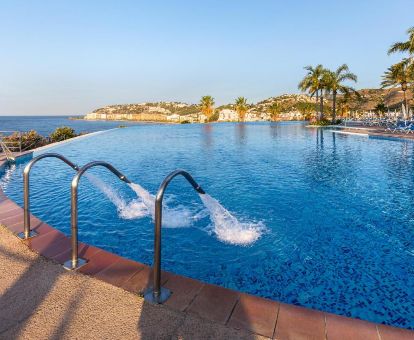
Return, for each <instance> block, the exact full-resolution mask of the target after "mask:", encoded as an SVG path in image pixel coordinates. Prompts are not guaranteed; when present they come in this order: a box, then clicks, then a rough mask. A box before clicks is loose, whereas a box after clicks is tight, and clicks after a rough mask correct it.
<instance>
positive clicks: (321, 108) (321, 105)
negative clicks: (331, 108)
mask: <svg viewBox="0 0 414 340" xmlns="http://www.w3.org/2000/svg"><path fill="white" fill-rule="evenodd" d="M319 99H320V110H321V119H323V93H322V90H321V96H320V97H319Z"/></svg>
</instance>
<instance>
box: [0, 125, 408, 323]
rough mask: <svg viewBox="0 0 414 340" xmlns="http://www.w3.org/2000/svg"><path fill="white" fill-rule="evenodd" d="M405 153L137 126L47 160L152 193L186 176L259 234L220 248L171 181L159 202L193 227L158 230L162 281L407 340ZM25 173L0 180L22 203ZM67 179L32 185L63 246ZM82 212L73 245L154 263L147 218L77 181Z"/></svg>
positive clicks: (59, 174) (317, 137)
mask: <svg viewBox="0 0 414 340" xmlns="http://www.w3.org/2000/svg"><path fill="white" fill-rule="evenodd" d="M413 150H414V143H412V142H409V141H392V140H382V139H369V138H367V137H360V136H353V135H342V134H333V133H332V132H329V131H327V130H325V131H324V130H322V129H319V130H317V129H308V128H305V125H304V124H302V123H254V124H232V123H229V124H227V123H224V124H209V125H174V126H169V125H154V126H152V125H151V126H150V125H149V126H145V125H139V126H133V127H129V128H126V129H118V130H111V131H108V132H106V133H103V134H100V135H97V136H93V137H90V138H85V139H83V140H79V141H76V142H72V143H69V144H65V145H62V146H59V147H57V148H55V149H54V150H53V151H56V152H60V153H62V154H64V155H65V156H67V157H69V158H70V159H72V160H74V161H75V162H77V163H78V164H85V163H86V162H89V161H91V160H105V161H108V162H110V163H112V164H114V165H115V166H116V167H117V168H118V169H119V170H121V171H122V172H124V173H125V174H126V175H127V176H128V177H129V178H130V179H131V180H133V181H134V182H135V183H139V184H140V185H141V186H142V187H144V188H145V189H147V190H148V191H149V192H150V193H151V194H155V193H156V191H157V189H158V186H159V185H160V183H161V181H162V179H163V178H164V177H165V176H166V175H167V174H168V173H169V172H170V171H172V170H174V169H176V168H183V169H186V170H188V171H189V172H190V173H191V174H192V175H193V176H194V177H195V179H196V180H197V181H198V182H199V183H200V184H201V185H202V187H203V188H204V189H205V190H206V192H207V193H208V194H210V195H211V196H212V197H214V198H216V199H217V200H219V201H220V202H221V204H222V205H223V206H224V207H226V208H227V209H228V210H229V211H230V212H231V213H232V214H233V215H234V216H235V217H236V218H238V220H239V221H240V222H242V223H245V224H246V225H251V226H253V227H259V226H260V227H262V228H259V229H257V230H259V233H260V237H259V238H258V239H257V240H255V241H254V242H253V243H251V244H249V245H244V246H242V245H238V244H237V241H238V240H237V237H238V235H237V233H236V234H234V233H231V230H230V232H229V233H228V234H227V236H226V237H227V239H226V238H223V237H222V234H218V233H217V232H216V231H217V230H216V229H215V228H214V226H212V225H211V220H210V218H209V216H208V214H207V213H206V209H205V208H204V206H203V205H202V202H201V200H200V198H199V197H198V195H197V194H196V193H195V192H194V191H193V190H192V189H191V187H190V186H189V184H188V183H187V182H186V181H185V180H184V179H182V178H176V179H175V180H174V181H173V182H172V184H171V186H170V187H169V188H168V191H167V192H168V195H167V197H166V201H167V204H168V205H169V207H170V208H172V209H174V208H176V209H177V210H178V211H184V210H185V212H186V213H187V215H185V217H186V218H188V216H190V217H191V218H194V219H191V218H190V222H189V223H188V224H189V225H187V226H185V227H180V226H179V225H178V226H177V225H175V228H164V229H163V254H162V256H163V268H164V269H165V270H168V271H172V272H175V273H178V274H182V275H186V276H190V277H193V278H197V279H201V280H203V281H207V282H210V283H214V284H219V285H221V286H225V287H229V288H233V289H237V290H240V291H244V292H248V293H251V294H255V295H259V296H263V297H267V298H271V299H275V300H279V301H283V302H287V303H293V304H297V305H302V306H307V307H311V308H315V309H320V310H325V311H328V312H333V313H337V314H342V315H347V316H352V317H358V318H361V319H366V320H370V321H374V322H380V323H386V324H391V325H395V326H400V327H405V328H411V329H413V328H414V217H413V216H414V215H413V213H414V196H413V194H414V178H413V173H414V152H413ZM22 167H23V164H19V165H17V166H14V167H12V168H9V169H7V170H6V172H5V174H4V175H3V177H2V181H1V186H2V188H3V189H4V191H5V192H6V193H7V194H8V195H9V196H10V197H11V198H13V199H15V200H16V201H17V202H19V203H20V204H21V202H22ZM91 174H93V176H94V177H96V178H98V179H100V180H102V181H103V182H104V183H106V185H108V186H110V187H111V188H112V190H113V191H114V192H116V193H117V195H119V196H120V197H121V198H122V199H123V200H124V201H125V202H127V203H128V204H129V203H131V201H132V202H134V201H133V200H134V199H136V194H135V193H134V191H132V190H131V188H129V187H128V186H127V185H125V183H122V182H120V181H119V180H117V179H116V178H115V177H114V176H113V175H112V174H110V173H108V172H107V171H106V170H105V169H94V170H92V171H91ZM73 175H74V173H73V171H72V170H71V169H70V168H68V167H67V166H65V165H64V164H61V163H60V162H59V161H56V160H44V161H43V166H42V165H41V163H39V164H38V165H37V166H36V168H34V170H33V171H32V182H31V183H32V211H33V212H34V213H35V214H36V215H38V216H39V217H40V218H42V219H43V220H45V221H46V222H48V223H50V224H51V225H53V226H55V227H57V228H59V229H60V230H62V231H63V232H65V233H66V234H68V235H69V233H70V181H71V179H72V177H73ZM79 200H80V208H79V231H80V239H81V241H85V242H87V243H90V244H93V245H96V246H99V247H102V248H104V249H107V250H109V251H112V252H115V253H117V254H120V255H123V256H126V257H128V258H131V259H135V260H138V261H141V262H144V263H147V264H151V263H152V255H153V223H152V219H151V217H150V216H148V215H147V216H144V217H141V218H132V219H126V217H129V218H131V217H133V216H125V214H124V215H122V214H121V215H122V217H120V216H119V212H118V211H117V209H116V207H115V205H114V204H113V203H111V201H110V200H108V198H107V197H106V196H105V195H103V194H102V193H101V192H100V191H99V190H98V189H97V188H96V187H95V186H93V185H92V184H91V183H90V182H89V180H88V179H87V178H82V180H81V185H80V197H79ZM183 207H185V209H184V208H183ZM180 209H181V210H180ZM132 210H133V209H132ZM178 216H180V215H178ZM135 217H136V216H135ZM178 224H179V223H178ZM216 227H217V226H216ZM222 231H223V230H222ZM224 232H226V230H224ZM232 241H234V242H232Z"/></svg>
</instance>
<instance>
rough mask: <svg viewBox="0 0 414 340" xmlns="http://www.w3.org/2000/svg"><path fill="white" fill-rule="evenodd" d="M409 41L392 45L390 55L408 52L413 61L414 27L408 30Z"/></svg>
mask: <svg viewBox="0 0 414 340" xmlns="http://www.w3.org/2000/svg"><path fill="white" fill-rule="evenodd" d="M407 34H408V40H407V41H403V42H396V43H395V44H393V45H391V47H390V48H389V50H388V54H392V53H396V52H408V54H410V56H411V60H412V59H413V57H414V27H410V28H409V29H408V30H407Z"/></svg>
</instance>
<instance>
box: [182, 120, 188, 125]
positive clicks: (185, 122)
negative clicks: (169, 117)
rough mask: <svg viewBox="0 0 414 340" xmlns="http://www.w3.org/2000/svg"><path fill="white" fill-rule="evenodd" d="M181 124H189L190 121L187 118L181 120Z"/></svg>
mask: <svg viewBox="0 0 414 340" xmlns="http://www.w3.org/2000/svg"><path fill="white" fill-rule="evenodd" d="M181 124H190V121H189V120H183V121H182V122H181Z"/></svg>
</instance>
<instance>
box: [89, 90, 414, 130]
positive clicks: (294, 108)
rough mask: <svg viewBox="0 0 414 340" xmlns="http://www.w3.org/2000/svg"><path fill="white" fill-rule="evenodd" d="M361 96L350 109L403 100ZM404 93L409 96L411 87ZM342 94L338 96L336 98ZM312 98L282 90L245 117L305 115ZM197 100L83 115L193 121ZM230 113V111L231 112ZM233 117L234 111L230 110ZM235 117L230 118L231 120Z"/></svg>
mask: <svg viewBox="0 0 414 340" xmlns="http://www.w3.org/2000/svg"><path fill="white" fill-rule="evenodd" d="M358 92H359V94H360V97H357V96H352V97H351V99H350V100H349V102H348V106H349V108H350V109H351V110H358V111H369V110H374V109H375V107H376V106H377V105H378V104H379V103H382V102H383V103H384V104H385V105H386V106H388V107H389V108H390V109H399V108H400V107H401V104H402V102H403V97H404V96H403V92H402V91H400V90H398V89H391V90H383V89H362V90H358ZM407 97H408V98H412V94H411V93H410V91H407ZM341 99H342V96H340V95H339V96H338V102H340V100H341ZM324 103H325V110H326V111H327V112H329V110H330V107H331V106H332V100H331V98H330V97H329V96H328V97H327V98H325V100H324ZM316 105H318V104H317V103H316V100H315V98H311V97H310V96H308V95H306V94H283V95H280V96H275V97H270V98H267V99H265V100H262V101H260V102H258V103H255V104H249V105H248V114H247V117H249V118H248V119H250V120H252V121H255V120H270V119H272V114H271V112H272V111H274V110H276V111H278V115H279V119H283V120H285V119H286V120H289V119H306V118H308V117H309V114H310V113H312V112H314V111H315V106H316ZM223 110H230V111H234V104H225V105H222V106H219V107H217V108H216V112H218V113H219V112H221V111H223ZM200 111H201V110H200V106H199V105H197V104H188V103H181V102H156V103H139V104H120V105H109V106H105V107H102V108H99V109H96V110H94V111H93V112H91V113H88V114H87V115H86V116H85V119H91V120H93V119H102V120H137V121H171V122H183V121H188V122H196V121H205V116H204V115H202V114H201V112H200ZM230 116H231V112H230ZM233 117H234V114H233ZM234 119H235V118H233V120H234Z"/></svg>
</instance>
